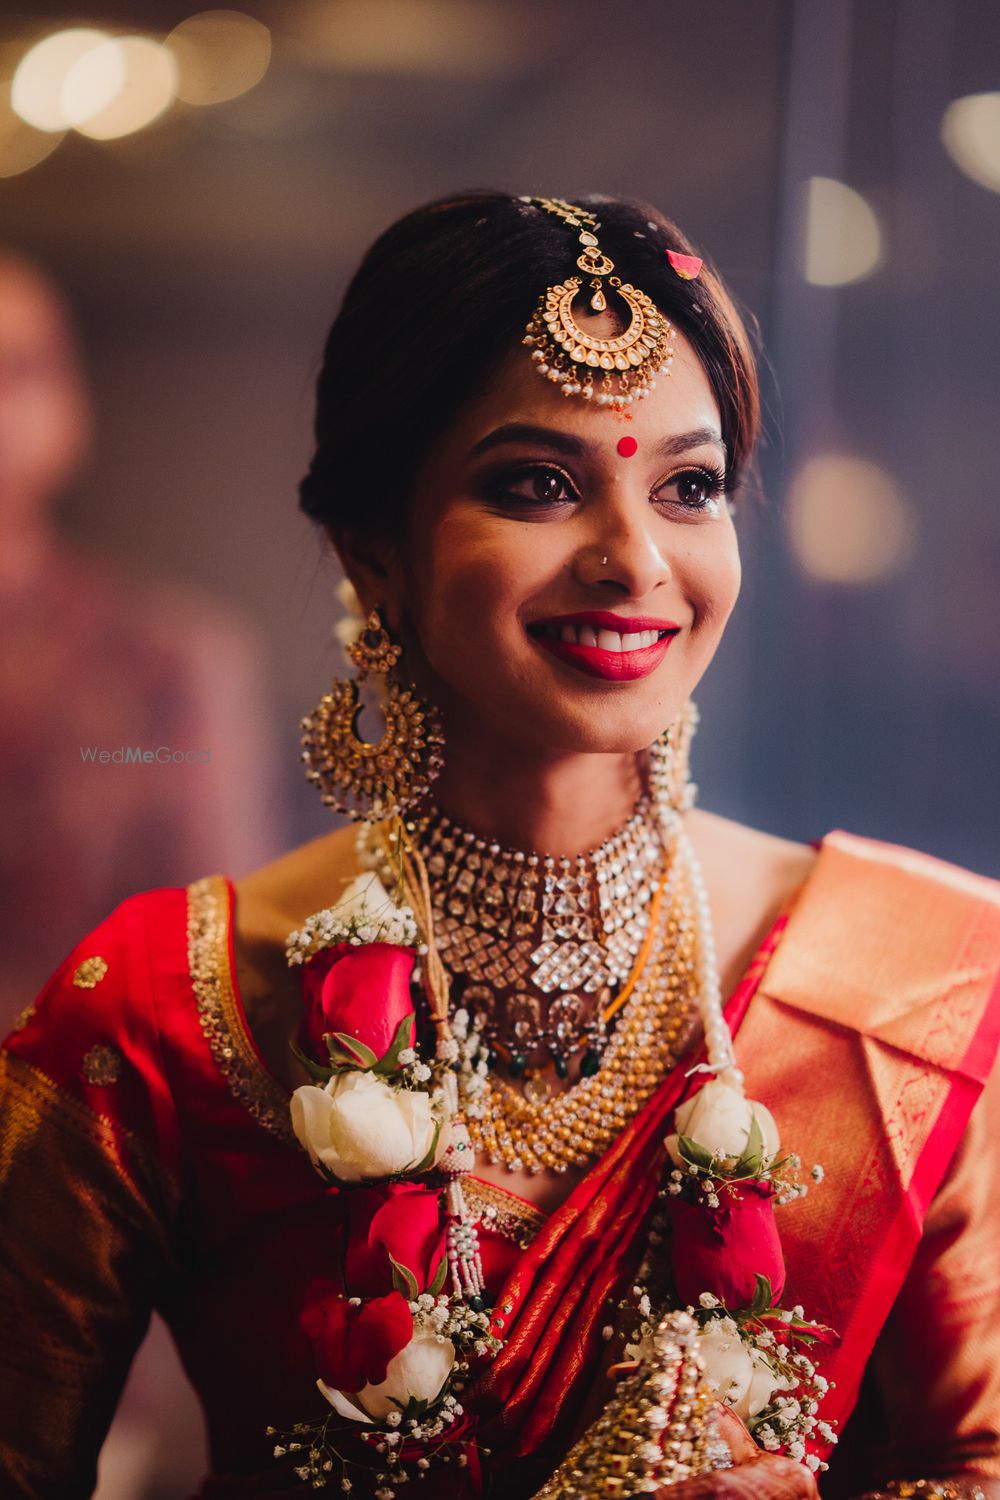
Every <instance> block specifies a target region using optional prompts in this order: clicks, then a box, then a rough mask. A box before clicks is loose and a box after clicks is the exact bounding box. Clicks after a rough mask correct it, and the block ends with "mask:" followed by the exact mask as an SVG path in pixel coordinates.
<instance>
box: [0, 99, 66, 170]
mask: <svg viewBox="0 0 1000 1500" xmlns="http://www.w3.org/2000/svg"><path fill="white" fill-rule="evenodd" d="M62 139H63V136H62V133H61V132H56V131H51V130H35V128H34V127H33V126H31V125H27V124H26V123H25V122H24V120H22V119H21V117H20V115H18V114H16V113H15V111H14V109H13V106H12V104H11V98H10V80H9V79H7V80H6V81H5V82H3V83H0V177H17V176H18V174H19V173H21V172H27V171H29V169H30V168H31V167H37V165H38V163H39V162H40V161H44V160H45V158H46V157H47V156H51V155H52V153H53V151H54V150H55V149H56V147H57V146H58V144H59V142H60V141H61V140H62Z"/></svg>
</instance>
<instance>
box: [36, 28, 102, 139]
mask: <svg viewBox="0 0 1000 1500" xmlns="http://www.w3.org/2000/svg"><path fill="white" fill-rule="evenodd" d="M109 40H110V38H109V37H108V35H107V33H106V32H103V31H97V30H96V29H95V28H94V27H92V26H75V27H72V28H71V29H70V30H68V31H57V32H55V33H54V34H53V35H52V36H47V37H44V38H43V39H42V40H41V41H40V42H37V43H36V44H35V46H34V47H32V48H31V49H30V51H28V52H26V53H25V55H24V57H23V58H22V59H21V61H20V63H19V64H18V67H17V71H16V72H15V74H14V79H13V83H12V85H11V104H12V106H13V109H14V111H15V113H16V114H18V115H20V117H21V119H22V120H24V121H25V122H26V124H28V125H33V126H34V128H35V129H36V130H65V129H66V127H67V125H69V124H73V123H74V122H73V121H72V120H67V118H66V112H65V106H64V100H63V91H64V89H65V86H66V82H67V79H68V78H69V77H70V75H71V74H72V73H73V70H74V68H75V67H76V66H77V65H78V64H80V63H82V62H84V60H85V59H86V57H87V54H88V53H91V52H93V51H94V50H95V49H96V48H98V47H100V46H102V44H104V43H106V42H108V41H109ZM82 76H83V79H86V76H87V71H86V68H84V71H83V75H82ZM103 102H107V101H103Z"/></svg>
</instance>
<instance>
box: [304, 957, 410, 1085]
mask: <svg viewBox="0 0 1000 1500" xmlns="http://www.w3.org/2000/svg"><path fill="white" fill-rule="evenodd" d="M413 963H414V954H413V950H412V948H400V947H398V946H397V945H396V944H395V943H366V944H364V945H363V946H358V945H356V944H351V943H338V944H337V945H336V946H335V947H333V948H321V949H320V951H319V953H316V954H314V955H313V957H312V958H311V959H310V960H309V962H308V963H307V964H306V965H305V967H304V969H303V971H302V993H303V996H304V999H305V1014H304V1016H303V1018H302V1028H301V1031H300V1045H301V1047H302V1050H303V1052H305V1053H306V1054H307V1056H309V1057H313V1058H316V1059H318V1060H320V1061H321V1062H324V1063H325V1062H326V1061H327V1050H326V1043H325V1042H324V1041H323V1035H324V1033H325V1032H328V1031H339V1032H342V1033H343V1034H344V1035H345V1036H351V1037H355V1038H357V1040H358V1041H360V1042H363V1043H364V1045H365V1046H366V1047H370V1048H371V1050H372V1052H374V1054H375V1056H376V1058H379V1057H382V1056H384V1054H385V1053H386V1052H388V1050H389V1048H390V1047H391V1046H392V1042H393V1039H394V1037H395V1035H396V1031H397V1029H398V1027H399V1023H400V1021H402V1019H403V1017H404V1016H411V1015H412V1014H413V1001H412V1000H411V998H410V974H411V973H412V971H413ZM358 1060H359V1062H360V1061H361V1058H360V1056H359V1059H358Z"/></svg>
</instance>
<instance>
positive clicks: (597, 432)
mask: <svg viewBox="0 0 1000 1500" xmlns="http://www.w3.org/2000/svg"><path fill="white" fill-rule="evenodd" d="M628 410H629V413H630V419H628V418H624V417H622V416H621V415H619V414H617V413H616V412H615V411H613V410H612V409H610V408H608V407H600V406H595V405H594V404H593V403H592V402H590V401H585V400H583V398H582V397H580V396H563V395H562V394H561V392H560V390H559V389H558V388H557V387H556V386H555V385H553V383H552V382H551V381H549V380H546V379H545V378H544V377H543V376H541V375H539V374H538V371H537V370H536V369H535V367H534V364H533V363H532V361H531V358H530V356H529V353H528V350H527V349H526V348H524V347H523V346H522V345H520V344H518V345H515V346H514V347H513V348H512V349H511V350H510V351H509V353H508V354H507V355H505V356H504V358H503V360H502V361H501V362H500V364H499V365H498V366H497V367H496V369H495V370H494V372H493V373H492V375H491V376H490V379H489V381H488V383H487V385H486V387H485V388H484V389H483V391H482V392H481V394H480V395H479V396H477V397H476V398H474V399H473V400H472V401H471V402H470V403H469V405H468V406H467V407H466V408H465V409H464V410H463V411H462V412H461V413H460V414H459V416H458V418H457V420H456V421H455V423H454V424H453V426H452V428H451V429H450V431H449V432H448V434H446V437H445V445H446V446H447V448H448V449H449V450H450V451H451V452H452V453H453V454H454V455H455V456H458V453H459V451H461V450H463V449H464V450H466V451H467V450H468V449H469V448H471V447H472V446H473V445H474V444H476V443H477V442H479V441H480V440H481V439H482V438H483V437H485V436H486V435H487V434H488V433H489V432H491V431H493V430H494V429H495V428H496V427H498V426H500V425H502V424H505V423H508V422H524V423H531V424H538V425H543V426H546V427H553V428H558V429H560V430H561V431H563V432H566V433H570V434H571V435H573V436H574V437H579V438H582V439H584V440H585V441H586V442H588V443H589V444H592V445H593V444H597V445H598V446H600V445H601V444H602V443H604V442H606V443H607V445H608V448H609V451H612V452H613V451H615V450H616V447H617V443H618V440H619V439H620V438H621V437H622V436H623V435H624V434H626V433H627V434H628V435H630V436H631V437H633V438H635V440H636V443H637V445H638V451H639V452H640V453H641V451H642V444H643V441H644V440H651V439H654V438H655V439H657V440H662V439H664V438H667V437H671V436H673V435H674V434H677V433H682V432H694V431H698V430H701V429H714V430H715V431H717V432H718V431H719V430H720V413H719V404H718V402H717V401H716V399H715V394H714V392H713V390H712V387H711V384H710V382H709V379H708V376H707V375H706V374H705V371H704V368H703V366H702V364H701V361H700V360H699V358H698V356H697V354H696V353H695V351H694V349H693V347H692V345H691V344H690V343H689V342H688V340H687V339H686V338H684V337H683V335H682V334H680V333H678V334H677V339H676V346H675V351H674V364H673V370H672V373H671V374H670V375H665V376H658V377H657V382H656V389H655V390H652V391H650V393H649V394H648V395H647V396H646V397H645V398H644V399H643V400H641V401H637V402H634V403H633V404H632V406H631V407H629V408H628Z"/></svg>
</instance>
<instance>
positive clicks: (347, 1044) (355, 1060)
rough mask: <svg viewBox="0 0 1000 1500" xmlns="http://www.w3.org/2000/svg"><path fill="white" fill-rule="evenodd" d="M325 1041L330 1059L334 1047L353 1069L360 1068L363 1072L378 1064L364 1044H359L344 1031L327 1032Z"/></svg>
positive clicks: (354, 1037) (355, 1038)
mask: <svg viewBox="0 0 1000 1500" xmlns="http://www.w3.org/2000/svg"><path fill="white" fill-rule="evenodd" d="M325 1041H326V1045H327V1047H328V1048H329V1051H330V1056H331V1058H332V1057H333V1054H334V1047H335V1045H336V1050H337V1051H338V1052H341V1053H343V1054H344V1055H345V1056H346V1057H347V1059H348V1061H349V1062H350V1063H351V1064H352V1066H353V1067H355V1068H361V1069H363V1070H364V1071H365V1072H368V1071H369V1069H371V1068H374V1066H375V1064H376V1063H377V1062H378V1058H377V1057H376V1056H375V1054H374V1052H373V1051H372V1049H371V1048H370V1047H369V1046H367V1045H366V1043H364V1042H360V1041H359V1040H358V1038H357V1037H356V1036H348V1035H347V1033H346V1032H345V1031H333V1032H327V1033H326V1036H325Z"/></svg>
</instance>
